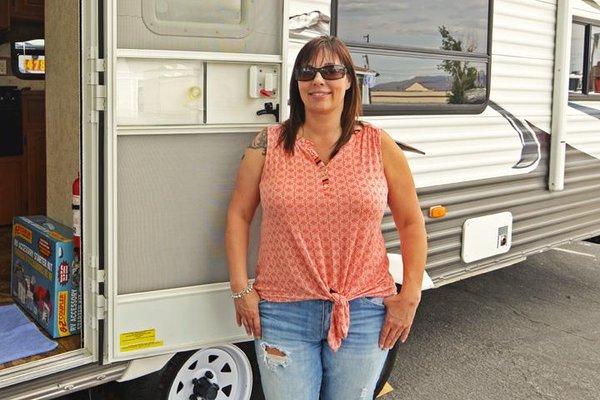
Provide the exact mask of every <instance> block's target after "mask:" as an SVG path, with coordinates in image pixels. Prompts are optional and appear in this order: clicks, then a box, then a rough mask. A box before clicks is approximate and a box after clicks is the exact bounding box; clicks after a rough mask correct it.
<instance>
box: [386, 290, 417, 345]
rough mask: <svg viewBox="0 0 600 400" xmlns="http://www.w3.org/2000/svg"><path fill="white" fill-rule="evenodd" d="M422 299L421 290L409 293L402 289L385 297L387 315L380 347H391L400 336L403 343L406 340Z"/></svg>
mask: <svg viewBox="0 0 600 400" xmlns="http://www.w3.org/2000/svg"><path fill="white" fill-rule="evenodd" d="M420 301H421V293H420V292H417V293H409V292H403V291H402V290H400V293H398V294H396V295H392V296H388V297H386V298H384V299H383V304H385V306H386V315H385V322H384V323H383V327H382V328H381V333H380V334H379V347H381V348H383V349H391V348H392V347H394V344H395V343H396V341H397V340H398V338H400V340H402V343H404V342H405V341H406V339H407V338H408V333H409V332H410V328H411V326H412V323H413V319H414V318H415V314H416V312H417V307H418V306H419V302H420Z"/></svg>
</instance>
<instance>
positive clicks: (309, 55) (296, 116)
mask: <svg viewBox="0 0 600 400" xmlns="http://www.w3.org/2000/svg"><path fill="white" fill-rule="evenodd" d="M323 50H324V51H325V52H327V53H330V54H333V55H337V56H338V57H339V59H340V62H341V63H342V64H343V65H344V66H345V67H346V69H347V75H348V79H349V80H350V88H349V89H348V90H346V93H345V95H344V109H343V110H342V115H341V117H340V125H341V126H342V134H341V136H340V138H339V139H338V141H337V142H336V144H335V146H334V148H333V151H332V153H331V157H334V156H335V155H336V154H337V152H338V151H339V149H340V148H341V147H342V146H343V145H344V144H345V143H346V142H347V141H348V140H350V136H351V135H352V134H353V132H354V125H355V124H357V123H358V124H360V125H361V126H362V122H361V121H358V120H357V118H358V116H359V115H361V114H362V104H361V98H360V91H359V88H358V82H357V80H356V73H355V71H354V64H353V62H352V57H351V56H350V51H349V50H348V47H346V45H345V44H344V42H342V41H341V40H340V39H338V38H337V37H335V36H319V37H316V38H314V39H312V40H311V41H309V42H308V43H306V44H305V45H304V46H303V47H302V49H300V52H299V53H298V56H297V57H296V62H295V63H294V71H295V70H296V69H297V68H299V67H301V66H306V65H308V64H309V62H310V61H311V60H313V59H314V58H315V57H316V56H317V55H318V54H319V52H321V51H323ZM289 104H290V117H289V118H288V119H287V120H285V121H284V122H282V124H281V125H282V129H281V137H280V138H279V141H278V143H277V144H280V143H281V142H283V148H284V150H285V152H286V153H288V154H290V153H293V152H294V143H295V142H296V135H297V133H298V130H299V129H300V126H302V124H303V123H304V121H305V118H306V113H305V110H304V103H303V102H302V98H301V97H300V91H299V89H298V81H296V78H295V77H294V75H293V73H292V77H291V79H290V99H289Z"/></svg>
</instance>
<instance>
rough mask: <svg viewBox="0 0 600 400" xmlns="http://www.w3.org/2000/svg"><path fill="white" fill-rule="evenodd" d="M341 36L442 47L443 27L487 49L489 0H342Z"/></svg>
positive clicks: (361, 40)
mask: <svg viewBox="0 0 600 400" xmlns="http://www.w3.org/2000/svg"><path fill="white" fill-rule="evenodd" d="M337 24H338V25H337V36H338V37H340V38H341V39H342V40H344V41H346V42H349V43H365V44H366V43H370V44H373V45H389V46H406V47H419V48H427V49H439V48H440V45H441V37H440V32H439V28H440V27H442V26H443V27H445V28H446V29H447V30H448V31H449V32H450V33H451V34H452V35H453V37H454V38H456V39H457V40H460V41H462V43H464V46H463V51H465V50H466V48H467V47H471V48H473V49H474V51H475V52H477V53H481V54H486V53H487V50H488V49H487V33H488V0H464V1H439V0H418V1H417V0H409V1H390V0H339V1H338V10H337Z"/></svg>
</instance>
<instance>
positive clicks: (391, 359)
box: [373, 339, 402, 399]
mask: <svg viewBox="0 0 600 400" xmlns="http://www.w3.org/2000/svg"><path fill="white" fill-rule="evenodd" d="M401 344H402V342H401V341H400V339H398V340H397V341H396V344H394V347H392V348H391V349H390V351H388V355H387V357H386V359H385V363H384V364H383V368H382V369H381V374H379V380H378V381H377V385H375V392H374V394H373V398H374V399H375V398H376V397H377V395H378V394H379V392H381V390H382V389H383V387H384V386H385V383H386V382H387V381H388V379H390V375H391V374H392V371H393V370H394V363H395V362H396V355H397V354H398V349H399V348H400V345H401Z"/></svg>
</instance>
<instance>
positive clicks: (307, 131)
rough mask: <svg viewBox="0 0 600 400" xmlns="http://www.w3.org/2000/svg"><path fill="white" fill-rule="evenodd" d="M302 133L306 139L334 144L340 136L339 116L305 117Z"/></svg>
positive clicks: (308, 115)
mask: <svg viewBox="0 0 600 400" xmlns="http://www.w3.org/2000/svg"><path fill="white" fill-rule="evenodd" d="M302 133H303V135H304V137H305V138H307V139H311V140H312V139H315V140H317V141H319V142H328V143H331V142H336V141H337V140H338V139H339V137H340V136H341V134H342V126H341V124H340V115H331V116H329V115H328V116H326V117H324V116H322V115H310V114H307V115H306V119H305V121H304V124H303V125H302Z"/></svg>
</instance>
